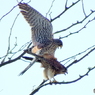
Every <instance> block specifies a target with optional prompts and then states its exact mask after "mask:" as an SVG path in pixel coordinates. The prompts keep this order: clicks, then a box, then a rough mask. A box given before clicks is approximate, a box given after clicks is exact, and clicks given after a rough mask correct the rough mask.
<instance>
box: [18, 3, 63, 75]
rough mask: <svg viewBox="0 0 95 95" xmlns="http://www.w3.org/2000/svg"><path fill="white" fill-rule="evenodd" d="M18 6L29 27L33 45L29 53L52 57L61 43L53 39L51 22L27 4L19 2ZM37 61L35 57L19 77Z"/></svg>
mask: <svg viewBox="0 0 95 95" xmlns="http://www.w3.org/2000/svg"><path fill="white" fill-rule="evenodd" d="M18 6H19V8H20V12H21V13H22V15H23V16H24V18H25V19H26V21H27V22H28V23H29V25H30V27H31V38H32V43H33V47H32V49H31V52H32V53H35V54H37V55H39V56H43V55H44V54H45V53H47V54H50V55H52V56H53V57H54V54H55V51H56V49H57V48H58V47H62V46H63V42H62V41H61V40H60V39H54V37H53V33H52V31H53V27H52V24H51V22H50V21H49V20H48V19H47V18H46V17H44V16H43V15H42V14H41V13H39V12H38V11H37V10H36V9H34V8H33V7H31V6H30V5H28V4H27V3H21V2H20V3H19V4H18ZM37 60H38V57H35V58H34V59H33V60H32V62H31V63H30V64H29V65H28V66H27V67H26V68H25V69H24V70H23V71H22V72H21V73H20V75H22V74H24V73H25V72H26V71H27V70H28V69H29V68H30V67H31V66H32V65H33V64H34V63H35V62H36V61H37Z"/></svg>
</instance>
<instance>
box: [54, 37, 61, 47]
mask: <svg viewBox="0 0 95 95" xmlns="http://www.w3.org/2000/svg"><path fill="white" fill-rule="evenodd" d="M54 43H55V44H56V45H57V47H62V46H63V42H62V41H61V40H60V39H54Z"/></svg>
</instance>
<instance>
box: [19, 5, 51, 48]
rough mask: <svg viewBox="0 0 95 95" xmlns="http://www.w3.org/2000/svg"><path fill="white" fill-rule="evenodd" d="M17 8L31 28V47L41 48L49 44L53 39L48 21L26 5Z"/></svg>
mask: <svg viewBox="0 0 95 95" xmlns="http://www.w3.org/2000/svg"><path fill="white" fill-rule="evenodd" d="M18 6H19V8H20V9H21V13H22V15H23V16H24V18H25V19H26V21H27V22H28V23H29V24H30V26H31V30H32V31H31V32H32V42H33V45H34V46H39V48H41V47H43V46H45V45H47V44H49V42H51V40H52V39H53V37H52V24H51V23H50V21H49V20H48V19H47V18H45V17H44V16H43V15H41V14H40V13H39V12H38V11H37V10H35V9H34V8H32V7H31V6H29V5H28V4H26V3H19V4H18Z"/></svg>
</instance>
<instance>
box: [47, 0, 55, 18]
mask: <svg viewBox="0 0 95 95" xmlns="http://www.w3.org/2000/svg"><path fill="white" fill-rule="evenodd" d="M54 1H55V0H53V1H52V3H51V6H50V8H49V10H48V12H47V13H46V17H47V15H48V14H49V12H50V10H51V8H52V7H53V3H54Z"/></svg>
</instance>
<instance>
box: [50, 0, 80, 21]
mask: <svg viewBox="0 0 95 95" xmlns="http://www.w3.org/2000/svg"><path fill="white" fill-rule="evenodd" d="M79 1H80V0H78V1H76V2H75V3H73V4H72V5H71V6H69V7H65V10H64V11H63V12H62V13H60V14H59V15H58V16H56V17H55V18H53V19H51V20H50V21H51V22H52V21H54V20H55V19H57V18H59V17H60V16H62V15H63V14H64V13H65V12H66V11H67V10H68V9H70V8H71V7H73V6H74V5H76V4H77V3H78V2H79Z"/></svg>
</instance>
